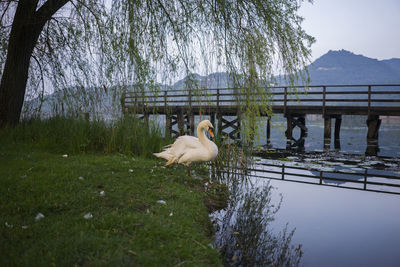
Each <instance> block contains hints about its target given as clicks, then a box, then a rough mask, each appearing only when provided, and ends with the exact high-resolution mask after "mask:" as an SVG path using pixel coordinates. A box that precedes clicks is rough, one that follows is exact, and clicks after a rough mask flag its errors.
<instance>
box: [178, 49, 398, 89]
mask: <svg viewBox="0 0 400 267" xmlns="http://www.w3.org/2000/svg"><path fill="white" fill-rule="evenodd" d="M308 71H309V75H310V79H311V83H310V84H311V85H332V84H393V83H399V84H400V58H393V59H388V60H377V59H373V58H369V57H365V56H363V55H356V54H354V53H352V52H349V51H346V50H338V51H333V50H330V51H329V52H328V53H326V54H324V55H323V56H321V57H320V58H318V59H316V60H315V61H314V62H313V63H311V64H310V65H309V66H308ZM192 79H195V80H197V81H198V82H199V84H200V85H203V86H205V87H208V88H218V87H219V88H221V87H226V86H227V84H228V80H229V79H228V75H227V74H226V73H225V72H218V73H212V74H210V75H207V76H201V75H199V74H193V75H192ZM186 80H187V78H184V79H182V80H180V81H178V82H176V83H175V84H174V85H173V86H172V87H173V88H176V89H182V88H184V87H185V81H186ZM277 80H279V81H280V80H282V79H281V78H279V77H278V78H277ZM280 84H285V82H280Z"/></svg>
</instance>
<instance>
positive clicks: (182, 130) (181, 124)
mask: <svg viewBox="0 0 400 267" xmlns="http://www.w3.org/2000/svg"><path fill="white" fill-rule="evenodd" d="M177 115H178V132H179V135H184V134H185V117H184V114H183V109H179V110H178V114H177Z"/></svg>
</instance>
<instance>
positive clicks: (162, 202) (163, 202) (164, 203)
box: [157, 200, 167, 205]
mask: <svg viewBox="0 0 400 267" xmlns="http://www.w3.org/2000/svg"><path fill="white" fill-rule="evenodd" d="M157 203H158V204H163V205H166V204H167V202H165V200H157Z"/></svg>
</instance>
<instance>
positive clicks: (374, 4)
mask: <svg viewBox="0 0 400 267" xmlns="http://www.w3.org/2000/svg"><path fill="white" fill-rule="evenodd" d="M299 14H300V15H301V16H302V17H304V19H305V20H304V22H303V24H302V26H303V28H304V29H305V31H306V32H307V33H308V34H310V35H311V36H313V37H314V38H315V39H316V42H315V43H314V44H313V46H312V47H311V48H312V61H314V60H315V59H317V58H318V57H320V56H322V55H323V54H325V53H327V52H328V51H329V50H340V49H345V50H348V51H351V52H353V53H355V54H362V55H364V56H366V57H370V58H376V59H379V60H382V59H390V58H400V1H399V0H314V2H313V3H312V4H311V3H309V2H303V3H302V7H301V8H300V11H299Z"/></svg>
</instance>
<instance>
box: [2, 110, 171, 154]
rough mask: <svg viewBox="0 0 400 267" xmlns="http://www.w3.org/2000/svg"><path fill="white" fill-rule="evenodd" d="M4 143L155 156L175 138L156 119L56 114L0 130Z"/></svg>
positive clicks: (54, 150)
mask: <svg viewBox="0 0 400 267" xmlns="http://www.w3.org/2000/svg"><path fill="white" fill-rule="evenodd" d="M0 140H1V141H2V143H25V144H32V145H35V146H36V147H40V148H43V149H46V150H48V151H51V152H57V153H74V154H76V153H86V152H103V153H114V152H119V153H123V154H134V155H140V156H144V157H152V153H153V152H156V151H160V150H161V148H162V147H163V146H164V145H166V144H168V143H170V142H171V141H172V140H170V139H165V138H163V137H162V136H161V129H160V128H159V126H158V125H157V124H156V123H153V122H150V123H149V124H145V123H143V121H141V120H139V119H136V118H132V117H124V118H121V119H119V120H117V121H114V122H108V123H107V122H105V121H102V120H99V121H90V122H89V121H85V120H84V119H77V118H65V117H53V118H50V119H46V120H37V119H32V120H29V121H23V122H22V123H20V124H19V125H17V126H16V127H10V128H5V129H2V130H1V131H0Z"/></svg>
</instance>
